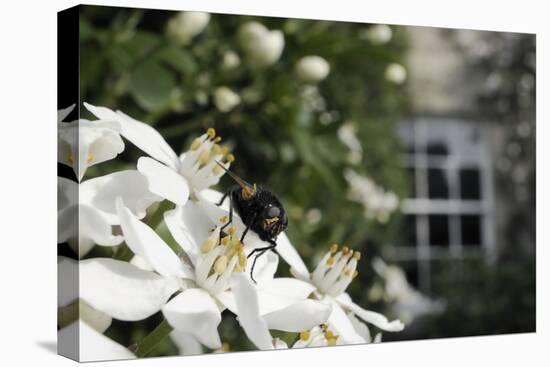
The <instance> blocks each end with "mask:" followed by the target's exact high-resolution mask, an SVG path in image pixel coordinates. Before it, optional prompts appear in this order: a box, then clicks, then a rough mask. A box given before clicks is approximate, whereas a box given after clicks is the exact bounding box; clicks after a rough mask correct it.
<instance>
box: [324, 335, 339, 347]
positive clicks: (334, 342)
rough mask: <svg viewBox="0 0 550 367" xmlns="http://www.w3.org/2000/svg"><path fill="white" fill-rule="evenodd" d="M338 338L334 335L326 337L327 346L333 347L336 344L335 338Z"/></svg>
mask: <svg viewBox="0 0 550 367" xmlns="http://www.w3.org/2000/svg"><path fill="white" fill-rule="evenodd" d="M337 339H338V337H335V338H327V345H328V346H329V347H333V346H335V345H336V340H337Z"/></svg>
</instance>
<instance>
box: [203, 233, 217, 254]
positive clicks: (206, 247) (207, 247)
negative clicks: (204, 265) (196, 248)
mask: <svg viewBox="0 0 550 367" xmlns="http://www.w3.org/2000/svg"><path fill="white" fill-rule="evenodd" d="M216 242H217V241H216V238H214V237H210V238H208V239H207V240H206V241H204V243H203V244H202V247H201V251H202V253H203V254H206V253H208V252H210V251H211V250H212V249H213V248H214V246H216Z"/></svg>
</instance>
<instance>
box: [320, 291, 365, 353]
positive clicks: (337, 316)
mask: <svg viewBox="0 0 550 367" xmlns="http://www.w3.org/2000/svg"><path fill="white" fill-rule="evenodd" d="M326 300H327V301H328V302H329V303H330V304H331V306H332V312H331V314H330V316H329V319H328V324H329V326H330V327H331V328H332V329H334V331H335V333H336V334H337V335H339V336H340V338H339V340H341V341H342V342H343V344H363V343H366V342H367V341H366V340H365V339H363V338H362V337H361V336H360V335H359V334H357V332H356V331H355V328H354V327H353V325H352V323H351V321H350V319H349V318H348V316H347V315H346V313H345V312H344V310H343V309H342V307H341V306H340V305H339V304H338V303H337V302H336V301H334V300H333V299H331V298H327V299H326Z"/></svg>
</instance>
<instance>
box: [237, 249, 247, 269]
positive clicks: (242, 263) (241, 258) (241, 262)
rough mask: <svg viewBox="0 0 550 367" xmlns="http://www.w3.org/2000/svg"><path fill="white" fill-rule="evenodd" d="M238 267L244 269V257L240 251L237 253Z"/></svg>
mask: <svg viewBox="0 0 550 367" xmlns="http://www.w3.org/2000/svg"><path fill="white" fill-rule="evenodd" d="M239 266H241V267H242V268H244V267H246V255H245V254H244V252H242V251H241V252H239Z"/></svg>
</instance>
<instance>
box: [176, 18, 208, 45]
mask: <svg viewBox="0 0 550 367" xmlns="http://www.w3.org/2000/svg"><path fill="white" fill-rule="evenodd" d="M209 21H210V14H208V13H203V12H194V11H193V12H191V11H182V12H179V13H178V14H177V15H176V16H174V17H172V18H170V20H168V23H167V24H166V34H167V35H168V37H170V38H171V39H173V40H175V41H177V42H178V43H180V44H182V45H186V44H188V43H189V42H190V41H191V40H192V39H193V38H194V37H195V36H197V35H199V34H200V33H202V31H204V29H205V28H206V26H207V25H208V22H209Z"/></svg>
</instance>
